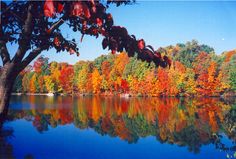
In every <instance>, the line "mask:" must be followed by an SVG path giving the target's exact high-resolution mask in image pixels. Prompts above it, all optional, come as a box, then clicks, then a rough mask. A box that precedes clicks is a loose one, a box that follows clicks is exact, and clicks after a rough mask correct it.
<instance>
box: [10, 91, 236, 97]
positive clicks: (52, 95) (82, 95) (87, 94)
mask: <svg viewBox="0 0 236 159" xmlns="http://www.w3.org/2000/svg"><path fill="white" fill-rule="evenodd" d="M11 95H15V96H22V95H26V96H48V97H56V96H71V97H88V96H101V97H121V98H132V97H140V98H223V99H224V98H234V97H236V95H226V96H224V95H220V96H199V95H196V96H191V95H182V96H161V95H159V96H158V95H155V96H154V95H140V94H137V95H133V94H128V93H117V94H114V93H113V94H112V93H109V94H104V93H101V94H93V93H84V94H74V95H72V94H62V93H61V94H55V93H16V92H14V93H11Z"/></svg>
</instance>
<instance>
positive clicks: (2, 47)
mask: <svg viewBox="0 0 236 159" xmlns="http://www.w3.org/2000/svg"><path fill="white" fill-rule="evenodd" d="M0 56H1V58H2V62H3V65H5V64H6V63H7V62H9V61H10V55H9V52H8V50H7V46H6V39H4V34H3V31H2V26H1V27H0Z"/></svg>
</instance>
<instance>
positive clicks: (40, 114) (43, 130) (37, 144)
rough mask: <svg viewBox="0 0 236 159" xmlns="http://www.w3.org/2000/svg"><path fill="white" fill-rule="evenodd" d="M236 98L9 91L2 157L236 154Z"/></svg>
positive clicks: (148, 158)
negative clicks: (51, 94)
mask: <svg viewBox="0 0 236 159" xmlns="http://www.w3.org/2000/svg"><path fill="white" fill-rule="evenodd" d="M235 121H236V102H235V99H230V100H222V99H219V98H198V99H196V98H193V99H189V98H118V97H99V96H98V97H96V96H95V97H74V98H73V97H62V96H59V97H47V96H12V99H11V105H10V110H9V119H8V121H6V122H5V123H4V124H3V126H2V127H1V133H0V158H19V159H22V158H36V159H53V158H55V159H60V158H62V159H64V158H69V159H74V158H75V159H76V158H81V159H95V158H99V159H125V158H137V159H139V158H140V159H142V158H145V159H152V158H155V159H156V158H161V159H183V158H185V159H224V158H236V153H235V152H236V123H235Z"/></svg>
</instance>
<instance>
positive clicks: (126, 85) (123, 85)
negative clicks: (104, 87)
mask: <svg viewBox="0 0 236 159" xmlns="http://www.w3.org/2000/svg"><path fill="white" fill-rule="evenodd" d="M121 88H122V89H123V90H124V92H127V91H128V90H129V84H128V82H127V81H126V80H124V79H122V80H121Z"/></svg>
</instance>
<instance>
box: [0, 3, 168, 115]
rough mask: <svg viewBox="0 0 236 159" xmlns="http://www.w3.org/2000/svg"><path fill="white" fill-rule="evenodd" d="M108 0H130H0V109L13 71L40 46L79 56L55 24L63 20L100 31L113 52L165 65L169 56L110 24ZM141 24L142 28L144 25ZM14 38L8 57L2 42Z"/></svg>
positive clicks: (81, 28) (4, 106)
mask: <svg viewBox="0 0 236 159" xmlns="http://www.w3.org/2000/svg"><path fill="white" fill-rule="evenodd" d="M111 3H114V4H116V5H117V6H120V5H122V4H128V3H132V2H130V1H115V0H114V1H113V0H109V1H106V2H104V1H94V0H89V1H53V0H46V1H12V2H3V1H1V11H0V14H1V26H0V55H1V59H2V63H3V66H2V68H1V72H0V97H1V99H0V100H1V101H0V114H1V116H2V115H4V114H6V113H7V109H8V105H9V99H10V93H11V91H12V86H13V84H14V81H15V79H16V77H17V75H18V74H19V73H20V72H21V71H22V70H23V69H24V68H25V67H26V66H27V65H28V64H29V63H30V62H31V61H32V60H34V59H35V58H36V57H37V56H38V55H39V54H40V53H41V52H42V51H44V50H49V49H51V48H55V49H56V51H57V52H61V51H65V50H66V51H68V52H69V53H70V54H74V53H76V54H77V55H79V52H78V47H77V42H76V41H75V39H67V38H66V37H64V36H63V34H62V31H61V30H60V26H61V25H62V24H66V25H68V26H69V28H71V29H72V30H73V31H74V32H80V33H81V34H82V38H81V42H82V39H83V36H84V35H91V36H95V37H98V36H103V37H104V39H103V41H102V46H103V48H104V49H105V48H108V49H109V50H111V52H112V53H115V52H116V51H117V52H121V51H124V50H125V51H127V52H128V55H129V56H133V55H134V54H135V53H137V54H138V58H139V59H141V60H146V61H148V62H151V61H153V62H154V63H155V64H156V65H157V66H159V65H160V66H162V67H166V66H167V65H170V60H169V59H168V58H167V57H166V56H164V57H162V56H161V54H160V53H159V52H157V51H154V49H153V48H152V47H151V46H149V45H147V46H146V45H145V41H144V40H143V39H141V40H136V38H135V36H134V35H129V34H128V31H127V30H126V29H125V28H124V27H121V26H114V25H113V18H112V15H111V14H110V13H107V11H106V10H107V8H108V7H109V5H110V4H111ZM144 29H145V28H144ZM8 43H11V44H12V43H16V44H18V49H17V51H16V53H15V54H14V56H13V57H12V58H11V56H10V54H11V55H13V53H10V54H9V52H8V49H7V44H8Z"/></svg>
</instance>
